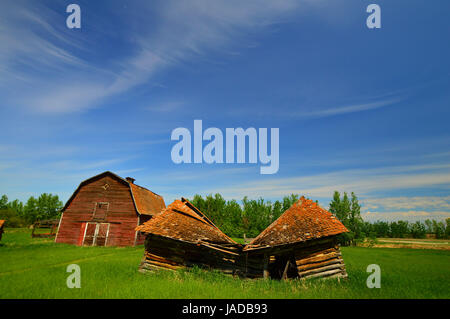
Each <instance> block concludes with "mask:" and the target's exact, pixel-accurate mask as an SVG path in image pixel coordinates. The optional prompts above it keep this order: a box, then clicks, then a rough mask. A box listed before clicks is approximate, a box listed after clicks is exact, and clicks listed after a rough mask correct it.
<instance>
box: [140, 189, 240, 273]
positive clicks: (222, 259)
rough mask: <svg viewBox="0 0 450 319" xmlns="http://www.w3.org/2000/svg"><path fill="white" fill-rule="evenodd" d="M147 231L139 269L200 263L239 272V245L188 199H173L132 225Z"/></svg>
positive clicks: (175, 267) (178, 266) (226, 271)
mask: <svg viewBox="0 0 450 319" xmlns="http://www.w3.org/2000/svg"><path fill="white" fill-rule="evenodd" d="M136 229H137V230H138V231H140V232H142V233H144V234H146V235H147V237H146V240H145V253H144V258H143V260H142V263H141V266H140V269H141V270H157V269H172V270H175V269H179V268H184V267H189V266H194V265H197V266H200V267H206V268H212V269H219V270H221V271H223V272H225V273H229V274H241V273H242V272H243V269H242V267H240V261H239V260H240V258H241V251H242V245H240V244H237V243H236V242H235V241H233V240H232V239H231V238H229V237H228V236H227V235H225V234H224V233H223V232H221V231H220V230H219V229H218V228H217V227H216V226H215V225H214V224H213V223H212V222H211V221H210V220H209V219H208V217H206V216H205V215H204V214H203V213H202V212H201V211H200V210H198V209H197V208H196V207H195V206H194V205H192V204H191V203H190V202H189V201H188V200H186V199H184V198H182V199H181V200H175V201H174V202H173V203H172V204H170V205H169V206H167V208H166V209H165V210H163V212H162V213H161V214H159V215H157V216H156V217H154V218H153V219H152V220H150V221H148V222H146V223H144V224H143V225H141V226H138V227H137V228H136Z"/></svg>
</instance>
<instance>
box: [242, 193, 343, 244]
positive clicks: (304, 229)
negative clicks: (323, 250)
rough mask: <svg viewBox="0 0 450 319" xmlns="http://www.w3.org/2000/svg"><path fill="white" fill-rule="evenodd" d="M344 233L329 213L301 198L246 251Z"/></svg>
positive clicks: (340, 225) (339, 223)
mask: <svg viewBox="0 0 450 319" xmlns="http://www.w3.org/2000/svg"><path fill="white" fill-rule="evenodd" d="M345 232H348V230H347V228H345V226H344V225H343V224H342V223H341V222H340V221H339V220H338V219H337V218H336V217H335V216H333V214H331V213H330V212H329V211H327V210H325V209H323V208H321V207H320V206H319V205H317V204H316V203H315V202H313V201H312V200H309V199H305V198H304V197H302V198H300V200H298V201H297V202H296V203H295V204H294V205H292V206H291V207H290V208H289V209H288V210H286V211H285V212H284V213H283V214H282V215H281V216H280V217H279V218H278V219H277V220H275V221H274V222H273V223H272V224H271V225H270V226H269V227H267V228H266V229H265V230H264V231H263V232H262V233H261V234H259V235H258V236H257V237H256V238H255V239H253V240H252V241H251V242H250V243H249V244H248V245H247V246H246V249H252V248H256V247H262V246H276V245H284V244H291V243H296V242H303V241H307V240H310V239H317V238H322V237H327V236H333V235H338V234H340V233H345Z"/></svg>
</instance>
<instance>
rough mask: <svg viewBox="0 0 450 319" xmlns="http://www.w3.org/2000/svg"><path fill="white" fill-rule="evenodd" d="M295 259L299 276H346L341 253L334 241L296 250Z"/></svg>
mask: <svg viewBox="0 0 450 319" xmlns="http://www.w3.org/2000/svg"><path fill="white" fill-rule="evenodd" d="M295 260H296V266H297V271H298V275H299V277H300V278H304V279H306V278H316V277H341V278H345V277H347V272H346V270H345V264H344V260H343V259H342V254H341V252H340V249H339V246H338V245H336V243H335V242H334V241H331V242H330V243H327V244H323V245H317V246H312V247H308V248H305V249H299V250H296V251H295Z"/></svg>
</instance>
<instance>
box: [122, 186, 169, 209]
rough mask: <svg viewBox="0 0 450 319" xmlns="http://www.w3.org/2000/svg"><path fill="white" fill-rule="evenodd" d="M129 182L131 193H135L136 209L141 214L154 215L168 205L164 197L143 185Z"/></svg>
mask: <svg viewBox="0 0 450 319" xmlns="http://www.w3.org/2000/svg"><path fill="white" fill-rule="evenodd" d="M128 184H129V185H130V188H131V193H132V194H133V198H134V203H135V205H136V209H137V211H138V212H139V213H140V214H143V215H152V216H154V215H157V214H159V213H160V212H161V211H162V210H163V209H164V208H165V207H166V204H165V203H164V199H163V198H162V197H161V196H159V195H157V194H155V193H153V192H152V191H150V190H148V189H146V188H144V187H142V186H139V185H136V184H133V183H128Z"/></svg>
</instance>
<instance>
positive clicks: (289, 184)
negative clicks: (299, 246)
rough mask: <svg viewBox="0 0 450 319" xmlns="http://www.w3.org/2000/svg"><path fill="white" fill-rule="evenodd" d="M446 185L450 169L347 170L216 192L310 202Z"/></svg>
mask: <svg viewBox="0 0 450 319" xmlns="http://www.w3.org/2000/svg"><path fill="white" fill-rule="evenodd" d="M447 184H450V165H448V164H430V165H409V166H394V167H382V168H369V169H348V170H340V171H334V172H330V173H324V174H317V175H311V176H296V177H286V178H274V179H267V180H265V181H264V182H261V180H256V181H251V182H245V183H241V184H239V185H238V186H233V187H230V188H218V189H217V190H216V191H217V192H220V193H223V194H225V195H226V196H227V197H236V196H239V194H247V195H249V196H253V197H259V196H262V197H265V198H279V197H282V196H285V195H287V194H291V193H297V194H304V195H306V196H309V197H313V198H317V197H318V198H329V197H330V196H331V194H333V192H334V191H335V190H339V191H349V192H351V191H354V192H355V193H356V194H358V195H359V196H368V195H370V194H373V193H375V192H386V191H389V190H396V189H411V188H423V187H432V186H443V185H447Z"/></svg>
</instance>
